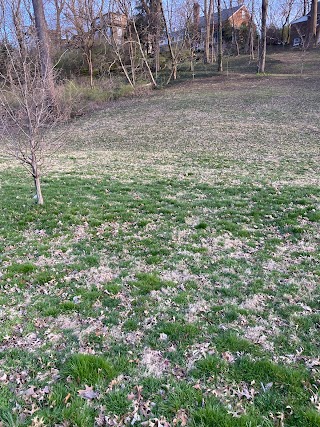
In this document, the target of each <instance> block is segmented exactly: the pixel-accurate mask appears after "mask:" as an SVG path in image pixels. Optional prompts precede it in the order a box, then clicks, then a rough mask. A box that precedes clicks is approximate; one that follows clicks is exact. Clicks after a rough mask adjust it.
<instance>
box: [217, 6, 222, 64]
mask: <svg viewBox="0 0 320 427" xmlns="http://www.w3.org/2000/svg"><path fill="white" fill-rule="evenodd" d="M217 7H218V71H220V72H221V71H223V64H222V57H223V46H222V10H221V0H217Z"/></svg>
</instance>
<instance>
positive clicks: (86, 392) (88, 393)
mask: <svg viewBox="0 0 320 427" xmlns="http://www.w3.org/2000/svg"><path fill="white" fill-rule="evenodd" d="M78 394H79V396H80V397H82V398H83V399H87V400H92V399H96V398H97V397H98V396H99V393H98V392H96V391H94V390H93V387H89V386H87V385H85V388H84V389H83V390H78Z"/></svg>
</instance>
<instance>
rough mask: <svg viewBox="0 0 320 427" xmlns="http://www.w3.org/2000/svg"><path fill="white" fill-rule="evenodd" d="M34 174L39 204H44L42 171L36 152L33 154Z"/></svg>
mask: <svg viewBox="0 0 320 427" xmlns="http://www.w3.org/2000/svg"><path fill="white" fill-rule="evenodd" d="M32 176H33V181H34V186H35V189H36V196H37V204H38V205H43V196H42V191H41V182H40V171H39V167H38V162H37V158H36V155H35V153H33V154H32Z"/></svg>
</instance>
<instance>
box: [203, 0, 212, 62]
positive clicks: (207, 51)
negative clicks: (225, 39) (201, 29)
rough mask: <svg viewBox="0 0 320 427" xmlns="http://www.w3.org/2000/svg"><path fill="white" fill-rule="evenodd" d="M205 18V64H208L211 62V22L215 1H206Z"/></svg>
mask: <svg viewBox="0 0 320 427" xmlns="http://www.w3.org/2000/svg"><path fill="white" fill-rule="evenodd" d="M204 17H205V25H206V27H205V39H204V57H203V62H204V63H205V64H208V63H209V62H212V60H210V41H211V37H210V34H211V21H213V19H212V17H213V0H209V4H208V0H204Z"/></svg>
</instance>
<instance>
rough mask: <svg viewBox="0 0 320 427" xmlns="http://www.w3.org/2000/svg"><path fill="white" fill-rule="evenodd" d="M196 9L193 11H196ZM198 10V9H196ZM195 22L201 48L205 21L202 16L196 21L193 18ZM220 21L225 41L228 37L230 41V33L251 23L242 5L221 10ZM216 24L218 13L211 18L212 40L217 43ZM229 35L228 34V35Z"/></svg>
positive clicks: (248, 13) (231, 36) (247, 12)
mask: <svg viewBox="0 0 320 427" xmlns="http://www.w3.org/2000/svg"><path fill="white" fill-rule="evenodd" d="M196 10H197V9H194V11H196ZM198 10H200V8H199V9H198ZM194 19H195V22H198V30H199V34H200V45H201V47H202V48H203V44H204V38H205V32H206V19H205V17H204V16H201V17H199V18H198V19H197V17H196V16H194ZM221 20H222V27H223V33H224V39H225V40H226V39H227V38H228V36H229V37H230V38H231V39H232V38H233V35H232V33H233V32H234V31H235V32H239V30H240V29H241V28H243V27H249V26H250V22H251V14H250V12H249V10H248V9H247V7H246V6H245V5H244V4H239V5H238V6H234V7H230V8H228V9H223V10H222V11H221ZM218 24H219V16H218V12H215V13H214V14H213V17H212V21H211V25H213V27H214V40H215V42H217V41H218ZM228 33H229V34H228Z"/></svg>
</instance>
